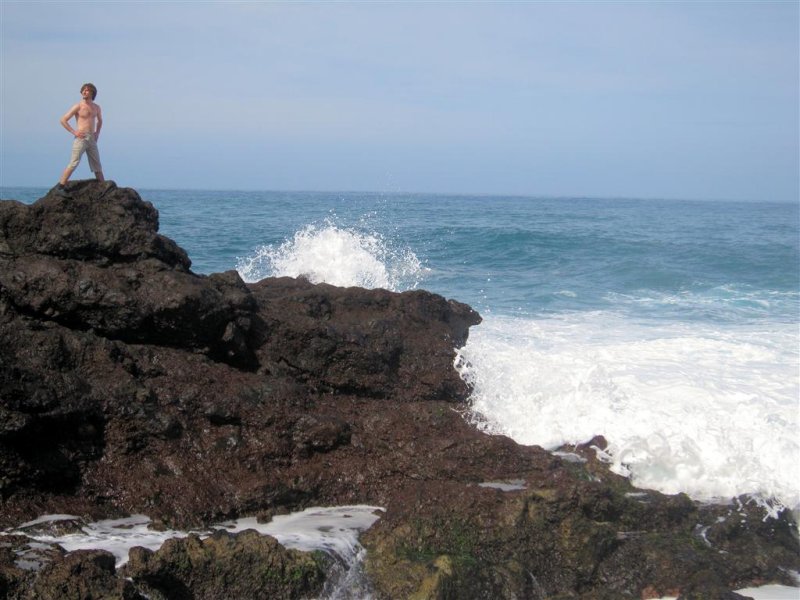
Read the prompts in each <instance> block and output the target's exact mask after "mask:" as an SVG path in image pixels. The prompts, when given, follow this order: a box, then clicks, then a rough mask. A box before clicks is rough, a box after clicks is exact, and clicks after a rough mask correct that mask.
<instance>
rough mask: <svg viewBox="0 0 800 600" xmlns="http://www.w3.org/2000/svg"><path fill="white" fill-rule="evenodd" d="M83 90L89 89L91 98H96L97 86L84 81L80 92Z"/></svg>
mask: <svg viewBox="0 0 800 600" xmlns="http://www.w3.org/2000/svg"><path fill="white" fill-rule="evenodd" d="M83 90H89V92H91V94H92V100H94V99H95V98H97V88H96V87H95V86H94V84H93V83H84V84H83V85H82V86H81V94H83Z"/></svg>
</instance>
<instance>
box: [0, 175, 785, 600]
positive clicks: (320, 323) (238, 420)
mask: <svg viewBox="0 0 800 600" xmlns="http://www.w3.org/2000/svg"><path fill="white" fill-rule="evenodd" d="M70 192H71V197H69V198H61V197H56V196H55V195H54V194H48V195H47V196H45V197H44V198H41V199H40V200H39V201H37V202H36V203H34V204H32V205H25V204H22V203H19V202H15V201H3V202H1V203H0V501H1V502H2V504H1V505H0V506H1V507H2V510H1V511H0V528H7V527H10V526H13V525H17V524H19V523H21V522H23V521H25V520H28V519H32V518H35V517H37V516H39V515H41V514H43V513H67V512H68V513H73V514H80V515H85V516H86V517H88V518H101V517H110V516H119V515H128V514H132V513H144V514H147V515H149V516H150V517H152V518H153V519H154V520H156V521H160V522H162V523H164V524H168V525H171V526H182V527H187V526H197V525H203V524H208V523H210V522H214V521H219V520H221V519H224V518H229V517H235V516H243V515H253V514H255V515H262V516H265V517H268V515H269V514H272V513H275V512H281V511H286V510H293V509H299V508H303V507H306V506H311V505H332V504H353V503H365V504H373V505H381V506H384V507H386V509H387V510H386V513H385V515H384V516H383V517H382V518H381V519H380V520H379V522H378V523H377V524H376V525H374V526H373V527H372V528H371V529H370V530H369V531H368V532H367V533H366V534H365V535H364V536H363V542H364V544H365V546H366V547H367V548H368V554H367V565H366V568H367V571H368V573H369V574H370V578H371V581H372V585H373V587H374V589H375V594H376V596H378V597H380V598H411V597H416V598H460V599H463V598H619V597H637V598H648V597H658V596H661V595H666V594H673V595H679V594H682V597H684V598H699V597H723V596H721V595H719V594H723V593H725V594H727V593H728V591H729V590H731V589H735V588H737V587H742V586H744V585H746V584H758V583H764V582H784V583H790V582H791V578H790V576H789V574H788V573H787V569H793V570H798V569H800V559H799V558H798V544H797V539H796V537H795V536H794V532H795V531H796V529H795V527H794V525H793V523H792V521H791V517H790V516H789V515H788V514H785V513H784V514H782V515H781V518H779V519H766V520H765V519H764V514H763V511H762V510H761V509H760V508H759V507H758V506H756V505H755V504H752V503H749V504H748V503H747V502H740V503H738V504H736V505H731V506H701V505H699V504H697V503H694V502H692V501H690V500H689V499H688V498H686V497H685V496H682V495H678V496H664V495H661V494H658V493H656V492H649V491H642V490H636V489H633V488H632V487H631V486H630V485H629V483H628V482H627V480H624V479H622V478H619V477H617V476H615V475H612V474H610V473H609V472H608V471H607V470H606V469H605V466H604V465H603V464H602V463H600V462H598V461H597V459H596V458H595V456H594V452H593V451H590V450H587V449H585V448H578V449H575V453H574V454H572V455H571V456H569V457H568V458H569V460H567V459H564V458H559V457H557V456H554V455H553V454H550V453H547V452H545V451H543V450H542V449H540V448H536V447H524V446H520V445H517V444H516V443H514V442H513V441H511V440H509V439H507V438H504V437H502V436H488V435H485V434H482V433H480V432H479V431H477V430H476V429H475V428H474V427H472V426H470V425H469V424H468V423H467V422H466V421H465V420H464V418H463V411H464V410H465V408H466V406H465V400H466V398H467V395H468V389H467V387H466V386H465V384H464V383H463V382H462V381H461V379H460V378H459V377H458V375H457V373H456V372H455V370H454V368H453V359H454V349H455V348H456V347H458V346H460V345H462V344H463V343H464V342H465V341H466V339H467V335H468V329H469V327H470V326H472V325H476V324H478V323H479V322H480V317H479V315H478V314H477V313H475V312H474V311H473V310H472V309H470V308H469V307H468V306H466V305H464V304H460V303H458V302H455V301H453V300H446V299H444V298H442V297H440V296H437V295H434V294H430V293H427V292H424V291H413V292H404V293H391V292H387V291H384V290H364V289H358V288H348V289H343V288H336V287H333V286H329V285H325V284H319V285H313V284H311V283H309V282H307V281H304V280H295V279H288V278H282V279H265V280H263V281H261V282H259V283H256V284H252V285H248V284H245V283H244V282H243V281H242V280H241V279H240V277H239V276H238V274H237V273H236V272H235V271H229V272H226V273H221V274H214V275H209V276H203V275H197V274H195V273H193V272H192V271H191V262H190V260H189V257H188V256H187V255H186V253H185V252H184V251H183V250H182V249H181V248H180V247H179V246H178V245H177V244H176V243H175V242H173V241H172V240H170V239H168V238H165V237H163V236H161V235H159V234H158V212H157V210H156V209H155V208H154V207H153V206H152V205H151V204H150V203H148V202H145V201H143V200H142V199H141V198H140V197H139V195H138V194H137V192H136V191H134V190H132V189H125V188H118V187H117V186H116V185H115V184H114V183H113V182H104V183H97V182H93V181H82V182H75V183H73V184H71V186H70ZM596 443H597V444H601V445H602V440H596ZM512 480H513V481H515V482H517V485H513V486H502V485H495V484H492V483H491V482H503V481H512ZM482 484H483V485H482ZM487 484H489V485H487ZM509 488H511V489H509ZM734 506H735V508H734ZM242 536H243V537H242ZM240 537H241V539H239V538H240ZM229 538H230V539H229ZM257 538H258V536H256V538H254V537H253V536H252V535H247V536H245V535H244V534H240V536H228V537H225V536H222V537H221V538H220V537H219V536H216V537H215V538H213V539H209V540H205V541H203V542H200V541H199V540H195V541H194V542H192V541H189V542H182V543H177V542H176V543H175V544H172V545H171V548H170V549H165V550H164V551H163V552H159V553H157V554H156V555H152V556H151V555H147V554H145V555H142V554H141V553H140V554H137V556H136V557H132V561H131V563H130V565H131V566H130V567H126V568H127V571H126V572H125V573H120V572H117V570H115V568H114V565H113V560H112V561H111V562H110V563H109V561H108V556H104V553H102V552H88V553H87V552H84V553H74V554H70V555H64V553H63V552H58V551H57V550H54V551H53V552H51V553H50V554H49V555H48V556H49V558H48V559H47V561H46V565H45V566H44V567H43V568H41V569H39V570H30V569H27V570H26V569H23V568H21V567H20V564H19V560H18V553H15V549H16V548H19V547H20V545H21V544H23V543H24V540H21V539H18V537H14V536H5V537H4V538H0V595H2V594H5V595H6V596H7V597H10V598H34V597H64V598H67V597H69V598H84V597H103V598H105V597H107V598H122V597H125V598H137V597H142V596H141V595H140V594H142V593H143V592H144V590H147V594H148V595H149V596H150V597H159V596H158V594H162V595H163V597H173V598H215V597H220V596H219V594H220V593H222V592H220V590H221V589H224V586H223V587H220V585H221V584H220V580H219V579H217V580H214V581H209V576H208V574H207V571H208V565H209V564H210V563H213V564H214V565H216V570H217V571H219V572H220V573H221V575H220V577H222V580H223V581H224V580H226V579H225V578H227V580H229V581H233V580H236V581H237V582H238V583H237V585H239V586H243V587H237V588H236V589H237V590H238V591H237V595H238V596H240V597H243V598H247V597H252V598H261V597H263V598H280V597H286V598H294V597H298V598H299V597H306V596H308V595H313V594H314V593H316V592H315V591H314V590H318V589H319V587H318V586H319V585H320V582H321V579H322V578H321V575H320V573H319V568H320V566H319V565H317V563H314V562H313V561H311V562H309V559H308V557H304V556H294V554H293V555H292V556H290V557H287V556H285V555H284V554H281V552H285V551H283V550H282V549H281V548H280V546H277V547H275V546H276V545H275V544H270V543H267V542H266V541H263V540H259V539H257ZM184 546H185V547H184ZM187 553H188V554H187ZM299 554H302V553H299ZM187 556H189V557H190V558H191V557H194V558H191V560H190V559H187ZM254 557H260V558H254ZM133 558H135V560H133ZM258 560H262V561H263V560H268V561H271V562H270V564H279V565H282V566H281V569H283V571H280V573H290V572H291V573H302V577H299V578H297V579H296V583H297V585H289V583H287V580H286V578H283V577H282V576H281V577H278V578H277V579H276V578H273V579H270V580H269V581H262V580H257V581H250V580H246V577H245V576H243V575H242V571H243V568H242V564H243V562H242V561H245V563H246V564H254V563H253V561H256V562H257V561H258ZM248 561H249V562H248ZM287 561H288V562H287ZM192 565H195V566H194V567H193V566H192ZM296 569H300V570H299V571H298V570H296ZM245 571H246V569H245ZM125 577H127V579H126V578H125ZM270 582H272V583H270ZM273 584H274V585H273ZM270 586H272V587H270ZM315 586H317V587H315ZM54 589H56V590H61V591H60V592H57V593H56V592H53V591H52V590H54ZM65 590H66V591H65ZM87 590H89V591H87ZM92 590H94V591H92ZM51 593H56V595H55V596H48V594H51ZM58 594H61V595H60V596H59V595H58ZM703 594H706V595H703ZM714 594H717V595H714ZM731 597H733V596H731Z"/></svg>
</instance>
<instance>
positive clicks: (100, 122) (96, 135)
mask: <svg viewBox="0 0 800 600" xmlns="http://www.w3.org/2000/svg"><path fill="white" fill-rule="evenodd" d="M95 106H96V107H97V127H96V128H95V130H94V141H95V142H96V141H97V140H99V139H100V130H101V129H102V128H103V111H102V110H101V109H100V105H99V104H95Z"/></svg>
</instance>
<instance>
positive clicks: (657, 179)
mask: <svg viewBox="0 0 800 600" xmlns="http://www.w3.org/2000/svg"><path fill="white" fill-rule="evenodd" d="M799 6H800V4H799V3H798V2H772V3H771V2H752V3H751V2H663V3H656V2H588V1H587V2H563V3H558V2H514V3H511V2H509V3H489V2H485V3H459V2H450V3H444V2H442V3H425V2H407V3H385V2H384V3H369V2H361V3H355V2H352V3H349V2H336V3H313V2H308V3H302V2H293V3H281V2H271V3H267V2H152V3H151V2H35V1H26V2H13V1H8V0H0V7H1V8H0V10H1V11H2V25H1V27H2V31H0V38H1V39H0V42H1V43H2V57H1V60H2V70H1V71H0V74H1V75H2V81H1V84H2V123H1V125H2V131H1V132H0V138H1V139H0V142H1V145H0V152H1V154H2V155H1V156H0V167H1V168H2V172H0V185H3V186H50V185H52V184H54V183H55V182H56V180H57V178H58V176H59V174H60V172H61V171H62V170H63V168H64V166H65V164H66V162H67V161H68V158H69V150H70V144H71V141H70V138H69V134H68V133H67V132H66V131H64V130H63V129H62V128H61V127H60V125H59V124H58V119H59V118H60V116H61V115H62V114H63V113H64V112H65V111H66V110H67V109H68V108H69V107H70V106H71V105H72V104H73V103H74V102H77V101H78V100H79V89H80V86H81V84H82V83H84V82H86V81H91V82H94V83H95V84H96V85H97V87H98V89H99V94H98V97H97V101H98V103H99V104H100V105H101V106H102V107H103V113H104V117H105V125H104V128H103V132H102V136H101V140H100V150H101V155H102V159H103V165H104V170H105V173H106V176H107V177H108V178H110V179H114V180H115V181H117V183H118V184H120V185H124V186H128V187H135V188H206V189H261V190H330V191H334V190H341V191H344V190H371V191H377V192H395V191H420V192H442V193H447V192H453V193H492V194H521V195H535V196H592V197H637V198H676V199H682V198H698V199H734V200H738V199H741V200H775V201H795V202H796V201H798V196H799V194H800V192H799V190H798V186H799V185H800V183H799V181H800V173H798V170H799V169H800V166H799V165H800V149H799V146H800V141H799V138H800V119H799V117H798V111H799V110H800V109H799V108H798V106H800V97H799V95H800V83H799V82H798V77H799V75H798V73H799V72H800V66H799V64H798V63H799V62H800V42H798V36H799V34H798V31H800V16H799V12H800V9H799V8H798V7H799ZM89 175H90V174H89V171H88V166H87V164H86V160H84V161H83V163H82V164H81V166H80V167H79V168H78V171H77V172H76V174H75V176H74V177H75V178H84V177H88V176H89Z"/></svg>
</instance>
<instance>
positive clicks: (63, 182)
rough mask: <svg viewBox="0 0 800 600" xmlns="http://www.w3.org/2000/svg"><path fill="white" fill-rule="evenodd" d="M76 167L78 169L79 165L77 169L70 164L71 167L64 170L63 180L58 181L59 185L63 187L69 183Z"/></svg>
mask: <svg viewBox="0 0 800 600" xmlns="http://www.w3.org/2000/svg"><path fill="white" fill-rule="evenodd" d="M76 167H77V165H75V167H73V166H72V165H71V164H70V166H68V167H67V168H66V169H64V172H63V173H62V174H61V179H59V180H58V185H61V186H63V185H66V183H67V181H69V178H70V176H71V175H72V173H73V172H74V171H75V168H76Z"/></svg>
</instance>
